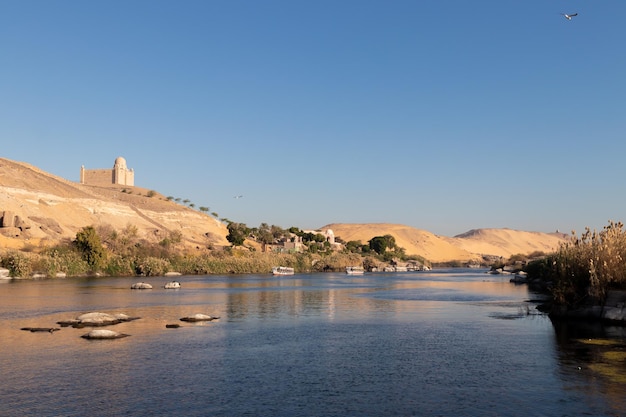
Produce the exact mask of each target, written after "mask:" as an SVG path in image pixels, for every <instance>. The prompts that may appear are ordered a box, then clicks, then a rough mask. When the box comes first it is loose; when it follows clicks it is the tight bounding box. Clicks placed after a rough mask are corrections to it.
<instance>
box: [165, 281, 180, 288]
mask: <svg viewBox="0 0 626 417" xmlns="http://www.w3.org/2000/svg"><path fill="white" fill-rule="evenodd" d="M163 287H164V288H165V289H166V290H175V289H178V288H180V282H178V281H170V282H168V283H167V284H165V285H164V286H163Z"/></svg>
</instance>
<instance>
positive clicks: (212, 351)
mask: <svg viewBox="0 0 626 417" xmlns="http://www.w3.org/2000/svg"><path fill="white" fill-rule="evenodd" d="M169 280H170V279H168V278H165V277H157V278H151V279H150V283H151V284H153V287H154V289H153V290H147V291H136V290H130V285H131V284H132V283H134V282H136V281H137V279H136V278H99V279H77V280H70V279H68V280H48V281H38V282H18V283H17V282H16V283H9V284H6V285H1V286H0V340H2V346H3V355H2V356H0V365H1V369H2V372H3V379H4V381H5V383H4V384H0V397H1V398H2V399H3V403H2V404H0V415H44V416H45V415H95V416H98V415H157V414H160V415H223V416H227V415H246V414H247V415H390V414H395V415H442V416H456V415H518V414H519V410H522V409H525V410H533V411H536V413H535V415H563V416H572V415H579V414H587V415H596V416H604V415H607V416H608V415H622V414H624V411H626V403H625V402H624V399H623V392H626V391H625V389H626V383H625V382H624V381H623V379H622V376H623V375H626V367H625V363H626V358H625V355H624V352H626V346H625V344H624V340H626V334H625V332H624V329H623V328H614V327H601V326H600V327H599V326H597V325H587V324H584V323H583V324H582V325H581V324H577V325H572V324H568V323H554V324H552V323H551V322H550V321H549V320H548V319H547V318H546V317H545V316H542V315H538V313H537V312H536V311H535V310H534V304H533V303H530V302H529V299H535V298H538V296H537V295H535V294H530V293H529V292H528V288H527V287H526V286H518V285H513V284H511V283H509V282H508V279H506V278H505V277H493V276H489V275H487V274H482V273H476V272H475V271H472V272H464V271H444V272H441V273H438V272H436V271H435V272H429V273H403V274H370V275H365V276H362V277H348V276H346V275H345V274H309V275H296V276H294V277H289V278H280V279H276V278H273V277H271V276H269V275H248V276H244V275H241V276H239V275H236V276H206V277H199V276H194V277H180V278H179V281H180V282H181V283H182V288H181V289H180V290H176V291H166V290H164V289H163V288H162V286H163V285H164V284H165V283H166V282H168V281H169ZM88 311H102V312H107V313H116V312H121V313H126V314H128V315H130V316H139V317H142V319H141V320H137V321H133V322H128V323H122V324H119V325H116V326H115V328H114V329H115V330H116V331H120V332H122V333H127V334H131V335H132V336H131V337H128V338H125V339H120V340H115V341H106V342H90V341H85V340H83V339H81V338H80V336H81V335H82V334H83V333H86V332H87V331H88V329H73V328H63V329H62V330H61V331H59V332H55V333H54V334H50V333H42V334H33V333H30V332H25V331H20V330H19V329H20V328H21V327H27V326H30V327H46V326H52V325H54V323H56V321H58V320H65V319H69V318H74V317H75V316H76V315H78V314H80V313H84V312H88ZM195 313H204V314H210V315H217V316H221V319H220V320H218V321H216V322H209V323H195V324H187V323H181V324H182V327H181V328H179V329H166V327H165V325H166V324H168V323H180V322H179V318H180V317H183V316H187V315H192V314H195ZM47 393H54V394H47ZM102 393H104V394H105V397H106V400H103V399H102V398H99V400H100V403H99V404H102V403H106V404H107V407H108V408H107V409H106V410H105V411H103V410H98V409H96V408H94V407H93V400H94V398H98V397H97V396H98V395H100V394H102ZM70 395H71V398H72V401H67V400H66V398H67V397H68V396H70ZM171 395H175V396H176V397H177V401H167V400H166V399H167V398H168V396H171ZM170 398H171V397H170ZM451 399H453V400H451ZM7 404H9V405H10V406H11V407H13V408H12V409H8V408H7V407H9V405H7ZM581 404H583V405H581ZM7 410H9V412H7ZM11 410H17V411H16V412H11ZM531 414H533V413H532V412H531Z"/></svg>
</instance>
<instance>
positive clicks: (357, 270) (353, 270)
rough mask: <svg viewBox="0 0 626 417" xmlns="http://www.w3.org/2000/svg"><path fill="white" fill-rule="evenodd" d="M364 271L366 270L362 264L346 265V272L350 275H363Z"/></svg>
mask: <svg viewBox="0 0 626 417" xmlns="http://www.w3.org/2000/svg"><path fill="white" fill-rule="evenodd" d="M363 273H365V270H364V269H363V267H362V266H347V267H346V274H348V275H363Z"/></svg>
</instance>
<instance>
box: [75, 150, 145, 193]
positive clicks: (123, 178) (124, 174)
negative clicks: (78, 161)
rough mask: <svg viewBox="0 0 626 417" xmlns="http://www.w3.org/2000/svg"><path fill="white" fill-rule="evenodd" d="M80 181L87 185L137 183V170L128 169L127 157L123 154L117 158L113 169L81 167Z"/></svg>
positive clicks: (131, 184) (129, 184)
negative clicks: (123, 156)
mask: <svg viewBox="0 0 626 417" xmlns="http://www.w3.org/2000/svg"><path fill="white" fill-rule="evenodd" d="M80 183H81V184H86V185H99V186H108V185H127V186H130V187H132V186H134V185H135V171H133V169H132V168H131V169H128V167H127V166H126V159H124V158H122V157H121V156H119V157H117V158H116V159H115V163H114V164H113V169H85V166H84V165H83V166H81V167H80Z"/></svg>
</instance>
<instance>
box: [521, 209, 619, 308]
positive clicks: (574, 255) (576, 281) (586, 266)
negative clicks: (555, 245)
mask: <svg viewBox="0 0 626 417" xmlns="http://www.w3.org/2000/svg"><path fill="white" fill-rule="evenodd" d="M623 228H624V225H623V224H622V223H621V222H612V221H610V222H609V224H608V225H607V226H605V227H604V228H603V229H602V231H600V232H596V231H595V230H594V231H591V230H589V228H586V229H585V232H584V233H583V234H582V236H580V237H577V236H576V233H575V232H572V239H571V240H570V241H569V242H567V243H565V244H563V245H561V247H560V248H559V250H558V251H557V252H556V253H554V254H552V255H549V256H546V257H545V258H543V259H540V260H535V261H532V262H530V263H529V264H528V265H527V266H526V268H525V270H526V272H527V273H528V277H529V278H531V279H540V280H542V281H543V282H544V283H546V284H547V285H548V287H549V288H550V292H551V294H552V298H553V301H554V303H555V304H558V305H563V306H567V307H568V308H576V307H578V306H581V305H591V304H598V305H601V304H602V303H603V302H604V300H605V299H606V295H607V293H608V291H609V290H612V289H620V290H623V289H626V232H625V231H624V230H623Z"/></svg>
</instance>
